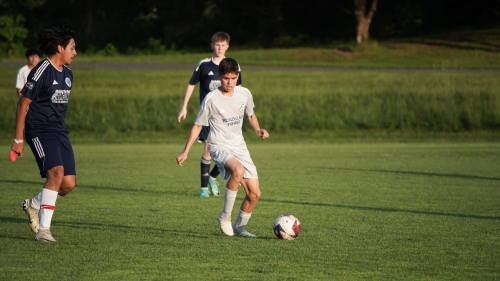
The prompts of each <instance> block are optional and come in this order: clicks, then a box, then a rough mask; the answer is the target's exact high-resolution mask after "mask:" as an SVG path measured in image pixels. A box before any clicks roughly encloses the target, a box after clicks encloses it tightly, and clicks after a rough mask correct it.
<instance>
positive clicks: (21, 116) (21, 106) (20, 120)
mask: <svg viewBox="0 0 500 281" xmlns="http://www.w3.org/2000/svg"><path fill="white" fill-rule="evenodd" d="M30 104H31V100H30V99H29V98H27V97H25V96H21V98H19V101H18V102H17V110H16V137H15V139H16V140H24V121H25V120H26V111H27V110H28V106H29V105H30ZM11 149H12V150H13V151H14V152H16V153H17V155H19V156H23V151H24V143H16V142H14V143H13V144H12V148H11Z"/></svg>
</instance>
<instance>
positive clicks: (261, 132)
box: [257, 129, 269, 139]
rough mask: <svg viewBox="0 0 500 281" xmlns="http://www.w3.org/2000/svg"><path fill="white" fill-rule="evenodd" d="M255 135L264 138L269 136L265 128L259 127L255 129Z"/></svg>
mask: <svg viewBox="0 0 500 281" xmlns="http://www.w3.org/2000/svg"><path fill="white" fill-rule="evenodd" d="M257 136H259V138H263V139H266V138H268V137H269V133H268V132H267V131H266V129H260V130H258V131H257Z"/></svg>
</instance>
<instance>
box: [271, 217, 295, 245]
mask: <svg viewBox="0 0 500 281" xmlns="http://www.w3.org/2000/svg"><path fill="white" fill-rule="evenodd" d="M299 233H300V222H299V220H298V219H297V218H296V217H294V216H292V215H290V214H284V215H281V216H279V217H278V218H277V219H276V221H275V222H274V234H276V236H277V237H278V238H279V239H283V240H293V239H295V238H297V236H299Z"/></svg>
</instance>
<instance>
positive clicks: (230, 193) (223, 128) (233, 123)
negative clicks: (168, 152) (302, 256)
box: [176, 58, 269, 237]
mask: <svg viewBox="0 0 500 281" xmlns="http://www.w3.org/2000/svg"><path fill="white" fill-rule="evenodd" d="M218 76H219V79H220V81H221V86H220V87H219V88H218V89H217V90H215V91H212V92H210V93H209V94H208V95H207V96H206V97H205V99H204V100H203V102H202V104H201V107H200V111H199V113H198V116H197V117H196V121H195V123H194V125H193V127H192V128H191V132H190V133H189V136H188V138H187V141H186V146H185V147H184V150H183V151H182V152H181V153H180V154H179V155H177V158H176V159H177V163H178V164H179V166H182V164H183V163H184V161H186V159H187V156H188V153H189V150H190V148H191V146H192V145H193V143H194V142H195V140H196V138H197V137H198V134H199V133H200V131H201V129H202V126H210V133H209V135H208V139H207V141H208V151H209V153H210V156H211V157H212V159H213V160H214V162H215V163H216V164H217V166H218V167H219V170H220V172H221V175H222V178H223V179H224V180H225V181H227V184H226V193H225V196H224V207H223V209H222V212H220V213H219V216H218V217H217V219H218V221H219V224H220V228H221V230H222V232H223V233H224V234H225V235H227V236H234V235H237V236H245V237H256V236H255V235H253V234H251V233H249V232H248V231H246V230H245V226H246V225H247V223H248V221H249V220H250V216H251V214H252V211H253V209H254V208H255V206H256V205H257V202H258V201H259V198H260V195H261V192H260V187H259V180H258V176H257V168H256V167H255V165H254V164H253V161H252V158H250V153H249V152H248V149H247V146H246V143H245V140H244V139H243V134H242V130H241V128H242V125H243V117H244V114H246V115H247V116H248V121H249V122H250V126H252V128H253V130H254V131H255V133H256V134H257V136H258V137H261V138H263V139H265V138H268V137H269V133H268V132H267V131H266V130H265V129H261V128H260V126H259V121H258V120H257V116H255V113H254V111H253V108H254V103H253V98H252V94H251V93H250V91H249V90H248V89H247V88H243V87H241V86H236V81H237V80H238V76H239V67H238V63H237V62H236V60H234V59H232V58H225V59H223V60H222V61H221V62H220V63H219V74H218ZM240 184H241V185H242V186H243V188H244V189H245V193H246V197H245V199H244V200H243V202H242V204H241V207H240V211H239V213H238V217H237V218H236V220H235V222H234V224H233V225H232V224H231V213H232V210H233V206H234V202H235V199H236V194H237V192H238V186H239V185H240Z"/></svg>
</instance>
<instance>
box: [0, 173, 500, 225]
mask: <svg viewBox="0 0 500 281" xmlns="http://www.w3.org/2000/svg"><path fill="white" fill-rule="evenodd" d="M328 169H338V170H353V171H373V172H392V173H403V174H404V173H412V174H414V173H415V174H424V175H428V176H435V175H439V176H450V175H447V174H434V173H420V172H404V171H403V172H400V171H384V170H362V169H342V168H328ZM451 176H454V177H457V175H451ZM458 177H473V178H475V177H476V176H463V175H458ZM487 179H490V180H491V179H494V180H499V179H496V178H487ZM0 182H8V183H23V184H36V185H39V184H40V183H39V182H26V181H13V180H0ZM77 187H80V188H91V189H105V190H113V191H120V192H134V193H135V192H142V193H151V192H153V193H159V194H181V195H185V193H179V192H170V191H150V190H141V189H125V188H119V187H102V186H93V185H77ZM260 202H271V203H285V204H296V205H306V206H315V207H335V208H345V209H352V210H361V211H378V212H401V213H410V214H420V215H434V216H446V217H457V218H470V219H487V220H500V217H498V216H481V215H469V214H454V213H444V212H432V211H420V210H406V209H398V208H380V207H365V206H351V205H342V204H332V203H319V202H297V201H287V200H274V199H260ZM6 219H14V220H16V219H15V218H2V217H0V221H4V220H5V221H8V220H6ZM15 222H19V221H15ZM68 224H75V223H68ZM76 224H77V223H76ZM85 225H87V226H86V227H88V224H85ZM102 226H109V224H95V227H102ZM117 227H124V228H133V227H129V226H117ZM146 229H147V228H146ZM151 230H153V229H151ZM157 230H160V229H157ZM161 231H165V230H164V229H161Z"/></svg>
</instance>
